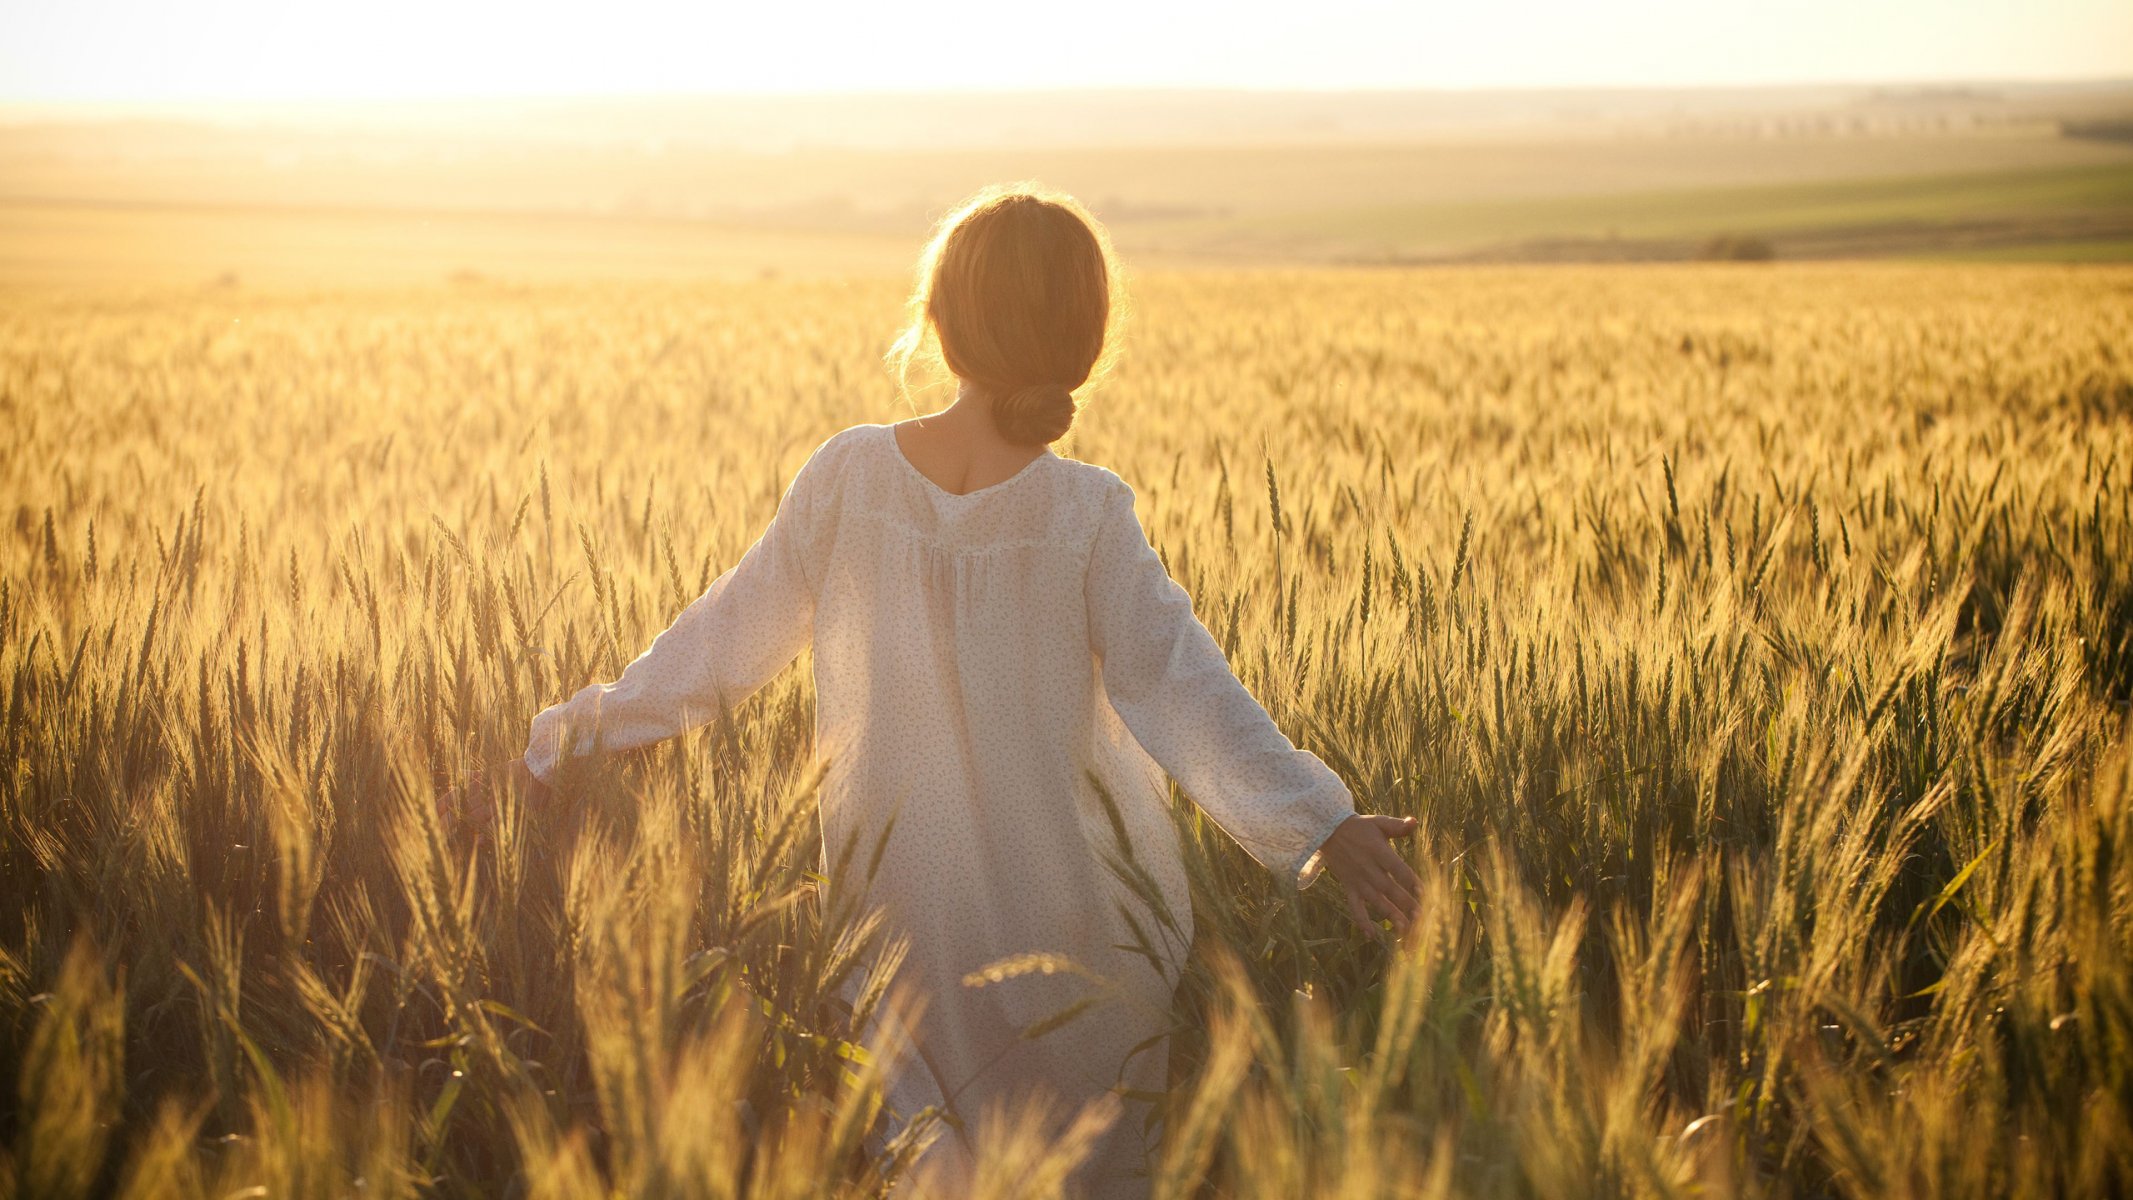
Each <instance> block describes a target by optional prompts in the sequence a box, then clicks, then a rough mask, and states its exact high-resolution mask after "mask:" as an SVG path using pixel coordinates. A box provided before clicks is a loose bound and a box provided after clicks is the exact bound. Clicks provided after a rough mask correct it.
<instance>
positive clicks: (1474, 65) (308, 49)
mask: <svg viewBox="0 0 2133 1200" xmlns="http://www.w3.org/2000/svg"><path fill="white" fill-rule="evenodd" d="M2129 68H2133V5H2127V4H2125V3H2123V0H2029V2H2023V0H1983V2H1975V3H1960V4H1948V3H1944V2H1939V0H1879V2H1875V3H1855V2H1846V0H1804V2H1792V3H1759V2H1757V0H1640V2H1638V3H1634V4H1627V5H1602V4H1592V3H1587V2H1584V0H1514V2H1508V3H1497V4H1465V3H1447V2H1445V0H1424V2H1420V3H1414V2H1398V0H1327V2H1324V3H1314V4H1294V3H1287V2H1274V0H1246V2H1242V3H1190V4H1150V3H1144V2H1136V0H1083V2H1081V3H1076V4H1072V5H1068V6H1044V7H1035V6H1025V5H1001V4H998V3H994V2H991V0H921V2H916V3H904V4H880V3H853V2H846V3H831V4H717V5H694V4H671V3H648V2H646V0H619V2H617V3H612V4H603V5H598V6H593V5H558V4H553V3H534V4H526V3H514V2H506V0H474V2H455V3H431V2H426V0H380V2H379V3H375V4H367V5H361V6H355V5H312V4H288V3H281V2H277V0H213V2H210V3H203V4H185V5H172V4H156V3H147V2H145V0H75V2H72V3H67V4H39V5H30V4H20V3H18V4H13V5H10V6H8V8H7V9H6V11H5V12H4V13H0V101H17V102H20V101H135V102H138V101H155V100H181V99H182V100H267V99H355V98H410V97H425V96H520V95H582V94H619V93H631V94H643V93H659V92H705V91H781V92H814V91H872V90H933V89H973V88H984V89H1022V88H1059V87H1069V88H1072V87H1112V86H1165V87H1169V86H1176V87H1246V88H1255V89H1259V88H1284V87H1286V88H1313V89H1321V88H1326V89H1330V88H1353V87H1372V88H1375V87H1487V86H1516V87H1529V86H1578V85H1667V86H1671V85H1689V84H1711V83H1722V84H1729V85H1741V84H1758V83H1774V82H1784V83H1794V82H1860V81H1866V80H1875V81H1884V82H1886V81H1901V80H1928V79H1931V80H1954V79H1969V78H1983V77H1990V78H1994V79H2042V78H2055V79H2063V78H2074V77H2094V76H2101V75H2113V74H2122V73H2125V72H2126V71H2127V70H2128V69H2129Z"/></svg>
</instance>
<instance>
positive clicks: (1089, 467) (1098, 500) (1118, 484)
mask: <svg viewBox="0 0 2133 1200" xmlns="http://www.w3.org/2000/svg"><path fill="white" fill-rule="evenodd" d="M1056 457H1057V459H1058V469H1059V474H1060V475H1062V476H1063V477H1065V478H1066V479H1067V480H1068V485H1069V486H1070V487H1072V488H1073V489H1074V490H1075V491H1076V492H1077V493H1079V494H1080V495H1082V496H1084V497H1086V498H1088V499H1089V500H1091V501H1093V502H1094V503H1095V504H1096V506H1097V507H1099V508H1101V507H1104V506H1107V505H1112V504H1118V503H1125V504H1129V505H1130V504H1132V503H1133V485H1131V484H1129V483H1127V482H1126V481H1125V480H1124V479H1123V478H1121V477H1120V476H1119V474H1118V472H1116V471H1113V470H1112V469H1111V468H1109V467H1106V466H1104V465H1102V464H1100V463H1092V462H1084V461H1082V460H1081V459H1078V458H1068V457H1067V456H1066V455H1064V454H1058V455H1056Z"/></svg>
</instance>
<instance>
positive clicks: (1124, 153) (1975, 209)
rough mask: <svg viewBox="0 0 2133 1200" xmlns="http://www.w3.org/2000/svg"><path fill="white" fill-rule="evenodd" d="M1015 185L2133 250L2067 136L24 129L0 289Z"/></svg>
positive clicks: (1254, 235)
mask: <svg viewBox="0 0 2133 1200" xmlns="http://www.w3.org/2000/svg"><path fill="white" fill-rule="evenodd" d="M1014 178H1037V179H1042V180H1044V181H1046V182H1048V183H1050V184H1052V185H1054V186H1057V187H1061V188H1065V189H1067V190H1070V191H1072V192H1074V193H1076V194H1077V195H1079V196H1081V197H1083V198H1084V199H1086V200H1087V201H1088V202H1089V203H1090V204H1091V205H1092V206H1093V207H1094V208H1095V209H1096V210H1097V212H1098V213H1099V214H1100V215H1102V216H1103V217H1104V218H1105V220H1106V221H1107V222H1108V223H1109V224H1110V226H1111V228H1112V231H1113V233H1114V235H1115V236H1116V237H1117V239H1118V242H1119V244H1120V246H1121V247H1122V248H1123V249H1124V250H1125V251H1126V253H1127V255H1128V257H1129V260H1130V261H1131V262H1132V263H1133V265H1135V266H1136V267H1140V268H1145V269H1156V268H1175V267H1186V266H1239V265H1244V266H1252V265H1269V264H1284V263H1301V264H1318V263H1329V262H1365V263H1380V262H1429V261H1442V260H1473V259H1481V260H1551V259H1569V260H1616V259H1625V260H1644V259H1662V260H1663V259H1679V258H1685V257H1691V256H1693V255H1694V254H1695V253H1696V252H1697V251H1698V249H1699V247H1700V246H1701V245H1702V243H1703V242H1704V241H1705V240H1706V239H1708V238H1710V237H1712V236H1713V235H1716V234H1727V233H1731V234H1742V235H1747V236H1751V237H1758V238H1763V239H1766V240H1768V241H1769V242H1770V243H1771V245H1772V246H1773V248H1774V249H1775V251H1776V252H1777V254H1778V256H1779V257H1785V258H1852V257H1884V256H1892V255H1898V256H1900V255H1920V256H1948V255H1953V256H1957V257H1966V256H1977V257H1989V258H2015V259H2038V260H2067V259H2080V258H2086V257H2093V256H2094V255H2095V253H2096V251H2094V250H2093V247H2096V246H2098V245H2101V246H2106V247H2108V246H2110V245H2112V244H2114V243H2119V242H2123V241H2125V240H2127V239H2133V144H2128V143H2123V142H2113V141H2108V140H2098V139H2089V138H2078V137H2062V136H2059V134H2058V131H2057V127H2056V126H2054V125H2051V124H2049V123H2044V122H2037V123H2032V124H2028V125H2020V126H2013V127H2008V128H1998V129H1991V130H1971V131H1954V132H1905V133H1894V134H1886V135H1878V134H1877V135H1847V136H1836V135H1789V136H1751V135H1747V134H1742V133H1738V132H1736V133H1731V134H1717V133H1694V134H1655V133H1649V132H1647V133H1642V134H1636V135H1627V134H1624V135H1619V136H1613V135H1602V134H1598V133H1592V132H1587V133H1586V134H1584V135H1581V136H1572V135H1570V134H1568V133H1563V132H1560V131H1558V132H1555V133H1552V134H1549V135H1547V136H1529V135H1518V136H1514V135H1512V134H1508V133H1502V132H1497V133H1491V134H1486V135H1484V134H1473V133H1470V134H1468V135H1464V136H1459V137H1450V136H1446V137H1441V138H1439V139H1437V140H1435V141H1426V142H1424V141H1410V142H1404V143H1399V144H1369V143H1354V142H1338V143H1333V142H1324V143H1311V144H1295V145H1268V146H1239V145H1198V146H1193V145H1181V146H1168V147H1164V146H1146V145H1116V146H1110V147H1075V146H1056V145H1052V146H1033V147H1030V148H1028V149H1016V148H1012V147H1002V146H989V147H971V148H961V149H935V150H922V151H889V150H881V149H855V148H835V147H829V148H810V149H796V150H793V151H790V152H785V153H769V152H765V151H744V150H729V151H712V150H708V149H704V148H701V147H698V148H695V149H688V148H675V147H672V146H667V145H664V144H654V145H639V144H635V143H616V144H599V145H588V144H582V143H577V142H572V143H568V144H556V145H543V146H527V145H522V144H517V143H512V144H490V143H466V144H462V143H458V142H451V143H441V144H433V143H429V142H418V141H413V140H409V139H407V138H403V139H401V140H399V141H395V140H393V139H391V138H384V137H368V138H352V137H351V138H346V139H340V140H335V139H329V138H317V137H314V138H312V139H311V140H308V141H306V140H303V139H300V138H296V137H294V135H290V134H287V133H280V134H275V135H272V136H269V135H268V134H265V133H257V132H252V133H247V132H242V131H238V132H232V131H227V130H223V131H210V130H202V129H192V128H190V127H185V126H176V127H168V128H166V127H163V126H154V127H141V126H137V125H127V126H122V127H121V126H115V127H111V128H91V129H64V130H58V129H54V128H46V127H40V128H36V129H27V128H20V127H17V128H6V127H0V286H15V287H25V286H26V287H50V286H71V285H96V286H104V285H111V284H128V283H147V284H155V285H171V284H177V285H206V284H209V283H213V282H215V281H224V282H227V281H228V280H231V279H234V280H236V281H237V282H239V283H240V284H242V285H244V286H266V287H284V286H341V285H360V286H370V285H388V286H401V285H407V284H421V283H435V282H442V281H446V280H450V279H454V278H464V277H465V276H467V275H469V274H478V275H481V276H483V277H485V278H489V279H494V280H506V281H512V282H526V283H535V282H547V281H564V280H603V279H604V280H639V279H697V278H742V277H754V276H757V275H761V274H766V273H781V274H792V275H803V276H813V275H830V274H835V275H881V274H901V273H902V272H903V271H904V270H906V269H907V267H908V264H909V262H910V260H911V258H912V255H913V253H914V252H915V250H916V248H917V246H918V244H919V242H920V241H921V240H922V239H923V237H924V236H925V234H926V231H927V229H928V227H929V226H930V224H931V222H932V221H933V219H934V218H935V217H936V216H937V215H938V214H939V213H940V212H941V211H943V210H944V209H945V208H946V207H947V206H948V205H950V204H952V203H953V202H954V201H955V200H956V199H958V198H959V197H961V196H962V195H965V194H967V193H968V192H969V191H971V190H972V189H974V188H976V187H978V186H980V185H982V184H984V183H986V182H990V181H996V180H1000V179H1014ZM2085 247H2086V248H2090V249H2084V248H2085ZM2106 256H2108V255H2106Z"/></svg>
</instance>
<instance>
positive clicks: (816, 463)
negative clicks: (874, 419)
mask: <svg viewBox="0 0 2133 1200" xmlns="http://www.w3.org/2000/svg"><path fill="white" fill-rule="evenodd" d="M888 429H889V427H888V426H886V425H851V426H847V427H846V428H843V429H840V430H838V431H837V432H835V433H833V434H831V435H829V436H828V437H827V438H824V439H823V440H822V441H821V442H819V443H817V444H816V446H815V448H814V449H813V450H810V451H809V452H808V455H807V461H806V462H804V463H802V464H800V470H799V472H798V474H797V475H796V476H795V477H794V479H793V483H794V485H795V486H803V487H807V488H810V489H812V488H818V487H822V486H826V485H828V484H830V483H832V482H834V481H835V480H837V479H839V478H841V477H843V476H844V475H845V474H846V473H847V471H848V470H849V469H850V468H851V467H852V465H853V464H854V463H855V462H857V461H860V460H862V459H864V457H865V455H864V454H862V453H861V451H862V449H863V447H864V446H865V445H866V444H867V443H868V442H869V441H870V440H876V439H879V438H881V437H883V436H885V435H886V434H887V433H888Z"/></svg>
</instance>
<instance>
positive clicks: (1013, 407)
mask: <svg viewBox="0 0 2133 1200" xmlns="http://www.w3.org/2000/svg"><path fill="white" fill-rule="evenodd" d="M1122 301H1123V294H1122V291H1121V289H1120V287H1119V279H1118V269H1117V266H1116V264H1115V262H1114V260H1113V256H1112V252H1111V241H1110V238H1109V237H1108V236H1107V235H1106V234H1105V232H1104V228H1103V225H1102V224H1101V223H1099V222H1098V221H1097V220H1096V218H1095V217H1094V216H1092V215H1090V213H1089V211H1088V210H1087V209H1085V208H1083V207H1082V206H1081V204H1080V203H1079V202H1077V201H1076V200H1075V199H1074V198H1073V197H1071V196H1068V195H1065V194H1064V193H1060V192H1052V191H1048V190H1046V189H1043V188H1041V187H1038V186H1037V185H1035V184H1026V183H1018V184H999V185H995V186H992V187H988V188H985V189H984V190H983V191H980V192H979V193H978V194H977V195H975V196H972V197H971V198H970V199H968V200H966V201H964V202H963V203H962V204H960V205H958V206H957V207H956V208H955V210H954V211H952V212H950V213H949V214H948V215H947V216H946V217H943V218H942V219H941V223H940V225H939V226H937V227H936V228H935V230H934V233H933V237H932V240H930V241H929V242H927V243H926V249H925V252H924V253H923V254H921V255H920V256H919V262H918V280H917V283H916V285H915V286H914V287H913V288H912V291H911V299H910V305H909V310H910V318H909V322H908V324H907V325H906V326H905V327H904V330H903V332H902V334H901V335H899V336H898V337H897V339H896V343H895V345H893V346H891V347H890V349H889V354H888V357H889V361H890V362H891V363H892V364H894V365H895V367H896V369H897V381H898V386H899V387H900V388H903V389H905V391H906V394H908V381H909V377H910V368H911V363H912V361H913V360H914V359H918V358H922V357H924V358H932V357H938V359H939V361H940V362H941V364H942V365H943V366H944V367H946V369H947V370H948V372H949V373H950V374H953V375H954V376H955V377H956V378H958V379H961V380H963V381H964V382H966V383H968V384H969V385H970V386H971V387H973V388H975V389H976V390H977V391H979V392H980V393H981V394H983V395H984V396H985V397H986V398H987V400H988V401H989V402H990V403H991V406H992V417H993V422H994V424H995V425H997V426H998V427H999V430H1000V433H1001V434H1002V435H1003V436H1004V437H1006V438H1007V439H1008V440H1009V441H1012V442H1019V443H1022V444H1025V445H1044V444H1046V443H1048V442H1054V441H1057V440H1058V439H1059V438H1061V437H1063V436H1065V434H1066V431H1067V430H1068V429H1069V428H1070V427H1072V425H1073V423H1074V414H1075V412H1076V407H1075V403H1074V392H1075V390H1076V389H1078V388H1080V387H1081V386H1082V385H1083V384H1085V383H1087V382H1088V381H1089V380H1090V379H1091V378H1093V377H1098V376H1100V375H1102V374H1103V372H1104V371H1105V370H1106V369H1108V367H1109V365H1110V349H1109V348H1110V346H1111V343H1112V339H1111V338H1110V337H1109V336H1108V335H1109V333H1110V331H1111V327H1112V325H1113V324H1114V320H1113V319H1114V316H1115V315H1117V312H1118V310H1119V309H1121V308H1122V307H1123V305H1122ZM929 335H930V337H929Z"/></svg>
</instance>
